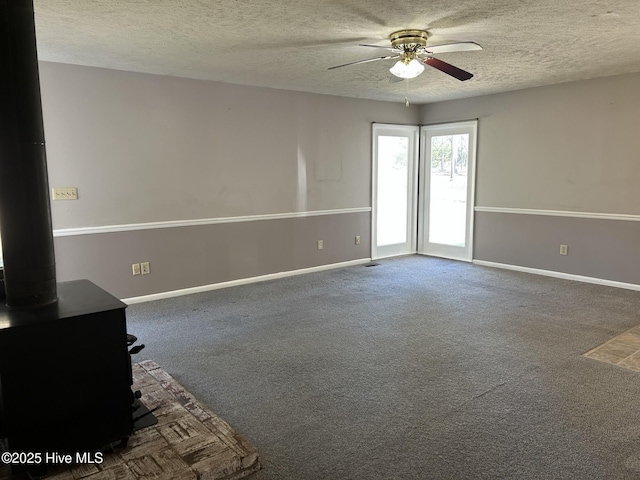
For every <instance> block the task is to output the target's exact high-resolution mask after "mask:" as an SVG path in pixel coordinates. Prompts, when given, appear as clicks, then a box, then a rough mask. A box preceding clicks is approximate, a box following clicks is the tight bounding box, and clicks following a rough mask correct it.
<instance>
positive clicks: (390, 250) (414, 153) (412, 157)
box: [371, 123, 420, 259]
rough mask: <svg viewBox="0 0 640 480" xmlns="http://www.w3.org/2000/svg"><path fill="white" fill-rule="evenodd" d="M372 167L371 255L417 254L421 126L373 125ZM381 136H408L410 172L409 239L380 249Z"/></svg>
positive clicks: (408, 179) (408, 187)
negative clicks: (379, 171)
mask: <svg viewBox="0 0 640 480" xmlns="http://www.w3.org/2000/svg"><path fill="white" fill-rule="evenodd" d="M371 132H372V146H371V148H372V150H371V153H372V155H371V158H372V169H371V172H372V174H371V206H372V208H371V258H372V259H377V258H386V257H393V256H398V255H408V254H412V253H416V238H417V222H416V214H417V212H418V160H419V155H418V153H419V137H420V127H418V126H417V125H395V124H387V123H373V124H372V129H371ZM378 136H404V137H408V138H409V151H408V157H409V158H408V163H409V165H408V172H407V177H408V178H407V181H408V186H407V196H408V197H409V198H408V202H407V242H406V243H405V244H398V245H388V246H387V245H384V246H382V247H381V248H378V245H377V243H378V235H377V226H378V225H377V213H378V186H377V184H378V141H377V140H378ZM380 250H382V252H381V251H380Z"/></svg>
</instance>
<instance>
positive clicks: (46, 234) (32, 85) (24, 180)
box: [0, 0, 57, 308]
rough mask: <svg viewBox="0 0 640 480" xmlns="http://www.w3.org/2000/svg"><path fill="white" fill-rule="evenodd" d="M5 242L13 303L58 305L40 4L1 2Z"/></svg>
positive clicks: (1, 217)
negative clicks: (37, 29)
mask: <svg viewBox="0 0 640 480" xmlns="http://www.w3.org/2000/svg"><path fill="white" fill-rule="evenodd" d="M0 236H1V237H2V252H3V255H2V256H3V261H4V280H5V290H6V292H5V293H6V303H7V306H9V307H15V308H35V307H39V306H43V305H48V304H51V303H54V302H55V301H56V300H57V288H56V269H55V256H54V249H53V232H52V226H51V205H50V203H49V181H48V175H47V159H46V152H45V142H44V124H43V120H42V104H41V98H40V78H39V73H38V55H37V50H36V34H35V19H34V11H33V0H0Z"/></svg>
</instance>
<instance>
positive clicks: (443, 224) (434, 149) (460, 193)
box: [429, 133, 469, 247]
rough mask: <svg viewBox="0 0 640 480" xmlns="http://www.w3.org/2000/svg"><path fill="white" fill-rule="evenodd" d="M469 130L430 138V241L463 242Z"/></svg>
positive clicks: (465, 215) (447, 243) (441, 242)
mask: <svg viewBox="0 0 640 480" xmlns="http://www.w3.org/2000/svg"><path fill="white" fill-rule="evenodd" d="M468 166H469V134H466V133H465V134H463V135H442V136H438V137H432V138H431V182H430V195H429V242H430V243H440V244H444V245H453V246H457V247H464V246H465V236H466V225H467V169H468Z"/></svg>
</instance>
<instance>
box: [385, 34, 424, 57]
mask: <svg viewBox="0 0 640 480" xmlns="http://www.w3.org/2000/svg"><path fill="white" fill-rule="evenodd" d="M428 36H429V34H428V33H427V32H426V31H424V30H399V31H397V32H394V33H392V34H391V35H390V36H389V40H391V46H392V47H393V48H395V49H397V50H400V51H402V52H415V51H420V50H421V49H423V48H424V47H425V46H426V45H427V38H428Z"/></svg>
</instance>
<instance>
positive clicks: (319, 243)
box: [318, 240, 324, 250]
mask: <svg viewBox="0 0 640 480" xmlns="http://www.w3.org/2000/svg"><path fill="white" fill-rule="evenodd" d="M323 249H324V241H323V240H318V250H323Z"/></svg>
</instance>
